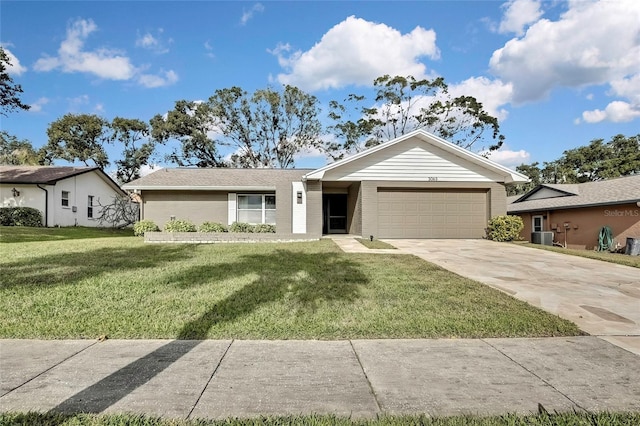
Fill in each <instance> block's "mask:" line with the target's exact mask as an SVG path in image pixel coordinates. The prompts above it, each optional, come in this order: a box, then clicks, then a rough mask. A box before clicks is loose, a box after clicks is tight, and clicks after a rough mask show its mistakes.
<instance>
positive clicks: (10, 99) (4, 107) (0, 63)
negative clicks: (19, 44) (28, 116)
mask: <svg viewBox="0 0 640 426" xmlns="http://www.w3.org/2000/svg"><path fill="white" fill-rule="evenodd" d="M9 66H11V61H10V60H9V55H7V53H6V52H5V51H4V49H3V48H2V46H0V114H2V115H4V116H6V115H7V113H9V112H13V110H15V109H22V110H25V111H26V110H28V109H29V108H30V106H29V105H26V104H23V103H22V101H21V100H20V94H21V93H22V92H23V91H22V86H20V85H19V84H15V83H14V82H13V79H12V78H11V76H10V75H9V72H8V68H9Z"/></svg>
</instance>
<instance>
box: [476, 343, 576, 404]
mask: <svg viewBox="0 0 640 426" xmlns="http://www.w3.org/2000/svg"><path fill="white" fill-rule="evenodd" d="M480 340H481V341H482V342H484V343H485V344H487V345H488V346H489V347H491V348H493V349H495V350H496V351H498V353H500V354H501V355H502V356H504V357H505V358H507V359H508V360H509V361H511V362H513V363H514V364H515V365H517V366H518V367H520V368H522V369H523V370H524V371H526V372H527V373H529V374H531V375H532V376H533V377H535V378H537V379H538V380H540V381H541V382H542V383H544V384H545V385H547V386H549V387H550V388H551V389H553V390H554V391H556V392H558V393H559V394H560V395H562V396H564V397H565V398H566V399H567V400H568V401H571V403H572V404H573V405H575V406H576V407H577V408H579V409H580V410H584V411H588V410H587V409H585V408H584V407H582V406H581V405H580V404H578V403H577V402H576V401H574V400H573V399H572V398H571V397H570V396H569V395H567V394H566V393H564V392H562V391H561V390H559V389H558V388H556V387H555V386H553V385H552V384H551V383H549V382H548V381H547V380H545V379H544V378H543V377H540V376H539V375H538V374H536V373H535V372H533V371H532V370H530V369H529V368H527V367H525V366H524V365H522V363H520V362H518V361H516V360H515V359H513V358H512V357H510V356H509V355H507V354H506V353H504V352H503V351H501V350H500V349H498V348H497V347H495V346H494V345H492V344H491V343H489V342H488V341H487V340H486V339H480Z"/></svg>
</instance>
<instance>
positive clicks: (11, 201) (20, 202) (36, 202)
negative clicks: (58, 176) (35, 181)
mask: <svg viewBox="0 0 640 426" xmlns="http://www.w3.org/2000/svg"><path fill="white" fill-rule="evenodd" d="M42 186H43V187H44V185H42ZM13 188H15V189H16V190H18V192H20V195H18V196H17V197H14V196H13V193H12V191H11V190H12V189H13ZM47 188H51V187H47ZM45 198H46V197H45V193H44V191H43V190H42V189H40V188H38V187H37V186H36V185H32V184H12V183H3V184H0V201H1V202H2V207H32V208H34V209H38V210H40V212H42V218H43V220H44V211H45ZM43 225H44V223H43Z"/></svg>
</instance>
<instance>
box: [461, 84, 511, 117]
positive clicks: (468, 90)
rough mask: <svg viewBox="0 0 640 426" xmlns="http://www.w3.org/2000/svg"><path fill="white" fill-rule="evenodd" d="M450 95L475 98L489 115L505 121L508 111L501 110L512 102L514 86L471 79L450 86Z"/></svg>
mask: <svg viewBox="0 0 640 426" xmlns="http://www.w3.org/2000/svg"><path fill="white" fill-rule="evenodd" d="M449 93H450V94H451V95H452V96H454V97H457V96H473V97H474V98H476V99H477V100H478V101H480V102H482V105H483V107H484V109H485V111H487V112H488V113H489V114H491V115H493V116H494V117H496V118H498V120H504V119H506V118H507V115H508V111H507V110H506V109H504V108H500V107H501V106H503V105H506V104H508V103H509V102H511V98H512V96H513V86H512V85H511V84H510V83H503V82H502V81H500V80H490V79H488V78H486V77H471V78H469V79H467V80H465V81H463V82H461V83H458V84H452V85H450V86H449Z"/></svg>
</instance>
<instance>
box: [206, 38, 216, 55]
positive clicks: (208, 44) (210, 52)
mask: <svg viewBox="0 0 640 426" xmlns="http://www.w3.org/2000/svg"><path fill="white" fill-rule="evenodd" d="M204 49H205V50H206V51H207V53H206V55H207V56H208V57H209V58H215V57H216V55H215V54H214V53H213V46H212V45H211V43H209V40H207V41H205V42H204Z"/></svg>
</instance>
